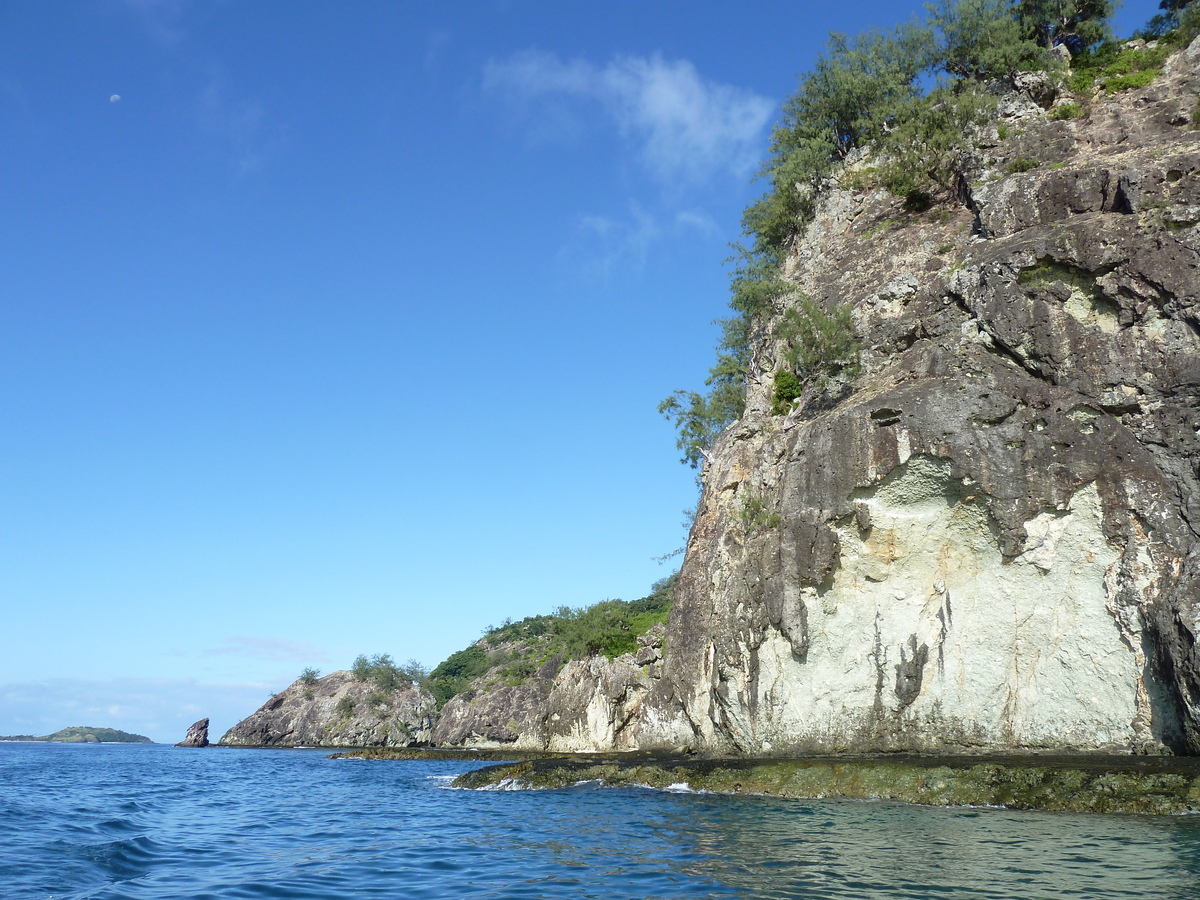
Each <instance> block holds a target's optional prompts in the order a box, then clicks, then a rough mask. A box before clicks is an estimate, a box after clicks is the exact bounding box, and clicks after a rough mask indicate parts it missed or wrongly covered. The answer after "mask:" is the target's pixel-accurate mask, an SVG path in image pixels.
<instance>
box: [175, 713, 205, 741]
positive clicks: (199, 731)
mask: <svg viewBox="0 0 1200 900" xmlns="http://www.w3.org/2000/svg"><path fill="white" fill-rule="evenodd" d="M175 746H176V747H207V746H208V719H201V720H200V721H199V722H196V723H195V724H194V725H192V727H191V728H189V729H188V732H187V737H185V738H184V739H183V740H182V741H180V742H179V743H178V744H176V745H175Z"/></svg>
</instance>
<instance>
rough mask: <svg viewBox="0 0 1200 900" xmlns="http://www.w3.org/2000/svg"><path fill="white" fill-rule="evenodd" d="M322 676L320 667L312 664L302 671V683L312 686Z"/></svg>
mask: <svg viewBox="0 0 1200 900" xmlns="http://www.w3.org/2000/svg"><path fill="white" fill-rule="evenodd" d="M320 677H321V670H320V669H314V668H313V667H312V666H308V667H307V668H305V670H304V671H303V672H301V673H300V683H301V684H304V685H308V686H310V687H311V686H312V685H314V684H316V683H317V679H318V678H320Z"/></svg>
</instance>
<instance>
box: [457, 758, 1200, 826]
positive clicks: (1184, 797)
mask: <svg viewBox="0 0 1200 900" xmlns="http://www.w3.org/2000/svg"><path fill="white" fill-rule="evenodd" d="M582 781H599V782H601V783H603V784H605V785H607V786H611V787H621V786H635V785H636V786H649V787H655V788H667V787H671V786H679V785H686V786H687V787H688V788H690V789H691V790H694V791H708V792H711V793H717V794H757V795H764V796H771V797H785V798H788V799H796V800H824V799H853V800H896V801H901V802H905V803H919V804H923V805H927V806H1003V807H1006V808H1009V809H1040V810H1051V811H1059V812H1099V813H1140V814H1151V815H1182V814H1187V813H1196V812H1200V760H1196V759H1163V758H1146V757H1125V758H1112V757H1068V758H1048V757H1022V758H1014V757H1001V758H980V757H954V758H934V757H912V756H904V757H876V758H856V759H849V758H845V759H844V758H836V759H834V758H826V759H743V760H738V759H706V760H697V759H688V758H684V757H679V758H664V757H658V758H649V757H645V756H639V757H637V758H634V759H621V758H614V757H611V756H608V757H587V756H585V757H571V758H563V757H560V758H557V759H553V758H546V759H531V760H524V761H521V762H516V763H510V764H506V765H497V766H488V767H486V768H483V769H477V770H475V771H473V772H467V773H464V774H463V775H460V776H459V777H458V778H457V779H456V780H455V782H454V785H455V787H464V788H486V787H494V786H497V785H500V784H502V783H503V784H511V785H514V786H517V787H526V788H561V787H569V786H570V785H573V784H578V783H579V782H582Z"/></svg>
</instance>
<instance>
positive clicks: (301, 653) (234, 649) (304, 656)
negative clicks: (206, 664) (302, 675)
mask: <svg viewBox="0 0 1200 900" xmlns="http://www.w3.org/2000/svg"><path fill="white" fill-rule="evenodd" d="M204 652H205V654H207V655H209V656H218V655H222V654H226V653H231V654H235V655H237V656H247V657H250V658H251V659H266V660H271V661H275V660H279V661H288V660H290V661H293V662H307V663H314V662H327V661H328V660H329V654H328V653H326V651H325V650H324V649H323V648H321V647H318V646H317V645H316V644H310V643H308V642H307V641H281V640H278V639H277V638H268V637H231V638H229V639H228V640H226V641H225V643H224V644H222V645H221V646H220V647H213V648H211V649H209V650H205V651H204Z"/></svg>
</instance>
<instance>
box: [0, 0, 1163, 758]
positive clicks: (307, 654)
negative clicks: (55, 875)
mask: <svg viewBox="0 0 1200 900" xmlns="http://www.w3.org/2000/svg"><path fill="white" fill-rule="evenodd" d="M919 11H920V9H919V6H918V5H917V4H914V3H903V2H874V3H860V4H803V3H799V4H798V3H746V4H737V5H735V4H728V3H705V2H691V3H655V2H646V0H641V2H637V3H633V2H609V3H605V4H565V3H558V2H545V0H539V2H532V0H531V2H521V0H507V2H498V0H497V2H485V0H480V2H473V3H467V2H454V0H449V2H442V3H438V4H415V3H399V2H397V3H384V2H362V3H353V4H332V3H317V2H307V0H289V2H288V3H287V4H280V3H267V2H251V0H244V2H239V0H207V2H201V0H194V2H188V0H58V2H54V3H45V2H36V0H13V2H7V3H4V4H2V5H0V171H2V172H3V174H2V175H0V203H2V204H3V208H4V210H5V215H4V216H3V217H2V219H0V416H2V417H3V422H4V425H5V427H4V428H3V429H2V430H0V504H2V508H3V510H4V515H3V516H2V517H0V610H2V611H3V619H2V624H0V733H3V734H7V733H17V732H22V733H23V732H37V733H42V732H45V731H50V730H54V729H57V728H60V727H63V726H67V725H77V724H88V725H106V726H113V727H120V728H127V729H129V730H134V731H139V732H141V733H144V734H148V735H150V736H151V737H154V738H156V739H159V740H178V739H180V738H181V737H182V735H183V730H184V729H185V728H186V726H187V725H188V724H190V722H192V721H193V720H195V719H197V718H199V717H200V716H202V715H208V716H211V717H212V719H213V730H214V732H217V733H220V732H221V731H223V730H224V729H225V728H228V727H229V726H230V725H232V724H233V723H234V722H235V721H236V720H237V719H239V718H241V717H242V716H244V715H247V714H249V713H250V712H251V711H253V709H254V708H256V707H257V706H258V705H259V704H260V703H261V702H262V701H263V700H265V699H266V697H267V696H268V695H269V693H271V692H272V691H274V690H278V689H279V688H281V687H283V686H285V685H286V684H288V683H290V681H292V680H293V679H294V678H295V677H296V675H297V674H298V673H299V672H300V670H301V669H302V668H303V667H305V666H308V665H312V666H316V667H318V668H321V669H322V670H324V671H327V672H328V671H332V670H334V669H337V668H345V667H347V666H348V665H349V664H350V662H351V661H352V660H353V658H354V657H355V656H356V655H357V654H359V653H367V654H371V653H381V652H387V653H391V654H392V655H393V656H395V657H396V658H397V659H401V660H403V659H407V658H410V657H412V658H416V659H418V660H420V661H422V662H424V663H426V664H428V665H433V664H436V663H437V662H438V661H440V660H441V659H443V658H444V657H445V656H446V655H448V654H449V653H450V652H452V651H454V650H456V649H459V648H461V647H463V646H465V645H466V644H468V643H470V642H471V641H472V640H474V639H476V638H477V637H478V636H479V634H480V632H481V631H482V629H483V628H484V627H485V626H487V625H488V624H490V623H498V622H499V621H501V620H503V619H504V618H505V617H508V616H511V617H514V618H520V617H522V616H525V615H531V614H535V613H541V612H546V611H549V610H551V609H553V608H555V607H557V606H559V605H563V604H566V605H569V606H580V605H586V604H590V603H594V602H596V601H598V600H603V599H605V598H608V597H622V598H625V599H634V598H637V597H640V596H642V595H644V594H645V593H647V592H648V590H649V587H650V585H651V583H652V582H653V581H655V580H656V579H658V578H661V577H663V576H665V575H667V574H669V573H670V571H671V566H672V565H674V564H677V563H678V559H676V560H673V561H672V563H670V564H668V565H666V566H662V565H660V564H658V563H656V562H655V560H654V557H656V556H659V555H661V554H664V553H667V552H669V551H671V550H673V549H674V548H676V547H678V546H680V545H681V543H682V542H683V532H682V527H681V522H682V519H683V516H682V512H681V511H682V510H683V509H684V508H685V507H688V506H690V505H691V504H692V502H693V500H694V494H695V487H694V483H693V474H692V472H691V471H690V470H689V469H687V468H685V467H684V466H682V465H680V464H679V462H678V454H677V452H676V451H675V449H674V443H673V442H674V435H673V432H672V430H671V427H670V425H669V424H668V423H667V422H666V421H665V420H663V419H661V418H660V417H659V416H658V414H657V412H656V411H655V407H656V405H657V403H658V401H659V400H661V399H662V398H663V397H664V396H666V395H667V394H669V393H670V392H671V391H672V390H673V389H674V388H677V387H688V388H696V387H699V386H700V383H701V381H702V379H703V377H704V374H705V372H706V369H707V366H708V365H709V364H710V362H711V358H712V346H713V343H714V341H715V339H716V332H715V329H714V327H713V326H712V324H711V322H712V320H713V319H714V318H716V317H718V316H721V315H723V314H724V310H725V302H726V297H727V290H726V285H727V271H726V270H725V269H724V268H723V266H722V261H723V260H724V259H725V258H726V257H727V256H728V248H727V244H728V243H729V242H730V241H734V240H736V239H737V238H738V232H739V218H740V213H741V210H742V208H743V207H744V206H745V204H746V203H747V202H748V201H749V200H750V199H751V198H753V197H754V196H756V195H757V194H758V193H760V192H761V186H760V185H756V184H754V183H752V180H751V179H752V175H753V173H754V171H755V169H756V167H757V165H758V163H759V161H760V160H761V158H762V156H763V152H764V149H765V146H766V141H767V137H768V133H769V129H770V126H771V124H772V123H773V122H774V121H775V120H776V118H777V116H778V111H779V104H780V103H781V102H782V101H783V100H784V98H785V97H786V96H787V94H788V93H789V92H790V91H792V90H793V89H794V88H795V85H796V77H797V74H798V73H800V72H802V71H804V70H805V69H806V68H808V66H809V65H810V64H811V62H812V60H813V58H814V56H815V54H816V53H817V52H818V51H819V50H820V47H821V44H822V43H823V41H824V39H825V36H826V34H827V33H828V31H830V30H839V31H846V32H851V33H853V32H856V31H859V30H861V29H863V28H865V27H868V26H870V25H873V24H878V25H890V24H892V23H895V22H897V21H900V20H903V19H905V18H908V17H909V16H911V15H913V14H914V13H916V12H919ZM1153 11H1154V4H1153V3H1150V2H1143V3H1129V4H1127V5H1126V7H1125V8H1124V10H1123V11H1122V14H1121V16H1120V18H1119V19H1118V31H1119V32H1120V33H1122V34H1126V33H1129V32H1130V31H1132V30H1133V29H1134V28H1135V27H1137V26H1138V25H1140V24H1141V23H1142V22H1144V21H1145V20H1146V19H1147V18H1148V17H1149V15H1150V14H1151V13H1152V12H1153Z"/></svg>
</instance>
